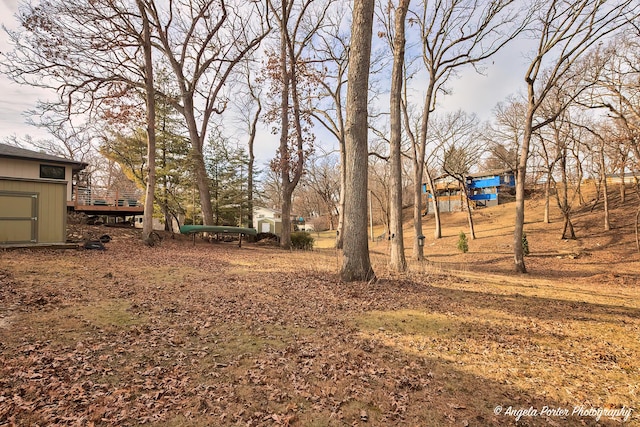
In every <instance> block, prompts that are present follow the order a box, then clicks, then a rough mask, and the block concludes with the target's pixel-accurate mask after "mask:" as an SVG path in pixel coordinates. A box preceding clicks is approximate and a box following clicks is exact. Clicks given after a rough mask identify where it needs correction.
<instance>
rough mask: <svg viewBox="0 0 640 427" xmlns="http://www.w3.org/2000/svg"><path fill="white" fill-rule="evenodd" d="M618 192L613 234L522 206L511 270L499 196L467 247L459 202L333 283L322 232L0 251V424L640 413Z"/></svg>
mask: <svg viewBox="0 0 640 427" xmlns="http://www.w3.org/2000/svg"><path fill="white" fill-rule="evenodd" d="M630 206H632V205H631V204H629V203H628V204H627V205H622V204H619V205H618V206H617V210H616V211H614V222H615V223H616V224H617V225H618V227H619V228H617V229H616V230H614V231H613V232H611V233H603V232H600V231H599V222H600V216H599V215H600V214H599V213H598V212H597V211H596V212H595V213H590V212H589V209H588V208H584V209H582V210H581V211H579V212H578V214H577V216H576V225H577V228H578V233H579V236H580V239H579V240H577V241H572V242H567V241H561V240H560V239H559V238H558V236H559V226H560V224H558V223H557V222H554V223H553V224H551V225H547V224H542V223H541V221H540V219H541V209H540V205H539V204H538V205H535V204H534V205H532V206H531V207H530V210H529V213H528V224H527V227H526V228H527V233H528V235H529V236H530V237H529V241H530V245H531V248H532V255H531V256H530V257H528V258H527V265H528V267H529V269H530V271H531V273H530V274H529V275H526V276H522V275H514V274H513V273H511V263H512V258H511V255H510V246H509V245H510V240H511V236H510V233H511V228H510V224H511V221H512V219H513V213H512V212H511V210H512V207H510V206H499V207H496V208H493V209H487V210H484V211H479V212H478V213H477V215H476V220H477V230H478V239H476V240H473V241H470V242H469V246H470V249H471V251H470V252H469V253H467V254H460V253H459V252H457V250H456V248H455V242H456V240H457V234H458V232H459V231H460V230H464V227H465V218H464V216H463V215H461V214H450V215H445V218H443V224H444V227H445V236H444V238H443V239H440V240H438V241H434V240H432V239H428V241H427V246H426V251H425V252H426V255H427V258H428V261H426V262H422V263H417V262H414V261H412V262H411V263H410V271H409V272H408V273H406V274H403V275H398V274H394V273H392V272H390V271H388V268H387V264H386V262H387V261H386V258H387V255H386V254H387V253H388V247H387V242H385V241H382V242H377V243H374V244H372V247H371V256H372V261H373V263H374V268H375V270H376V273H377V275H378V278H379V280H378V281H377V282H375V283H340V282H339V281H338V279H337V275H336V272H337V271H338V269H339V265H340V255H339V253H337V252H336V251H335V250H334V249H331V245H332V243H333V237H334V236H333V233H330V234H327V235H326V238H324V239H323V238H322V236H320V238H319V239H318V242H319V245H320V246H325V243H326V246H327V247H326V248H322V249H316V250H314V251H313V252H284V251H281V250H280V249H277V248H268V247H259V246H254V245H244V246H243V248H242V249H239V248H237V246H235V245H232V244H215V245H211V244H207V243H204V242H198V243H197V244H196V245H195V246H194V245H193V244H192V243H191V241H190V240H188V239H180V238H178V239H175V240H172V239H170V240H166V241H165V242H163V245H162V246H161V247H160V248H153V249H152V248H147V247H145V246H143V245H142V244H141V243H140V242H138V241H137V240H134V239H131V238H130V237H129V236H127V235H124V234H123V235H121V236H119V235H117V234H116V235H114V236H113V237H114V240H113V242H112V243H110V244H109V245H108V250H107V251H105V252H99V251H66V252H53V251H44V252H30V251H13V252H3V253H0V262H1V264H0V366H1V367H0V369H1V375H0V425H2V424H9V425H12V424H15V425H35V424H39V425H45V424H46V425H56V424H57V425H74V424H80V425H138V424H144V423H148V424H153V425H159V426H184V425H187V426H208V425H221V426H222V425H256V426H257V425H299V426H342V425H376V426H387V425H407V426H418V425H419V426H442V425H458V426H459V425H463V426H465V425H466V426H487V425H495V426H503V425H504V426H507V425H563V426H564V425H575V426H582V425H619V424H621V423H624V425H629V426H631V425H640V421H639V420H640V414H639V412H640V390H639V388H640V386H639V384H640V365H639V362H638V357H639V355H640V301H639V299H638V271H640V263H639V257H638V254H636V253H634V251H633V249H634V248H633V245H632V244H631V243H632V241H633V236H631V235H630V233H629V229H630V225H629V224H628V223H629V220H628V218H627V216H631V214H629V213H628V212H629V211H630V209H629V208H630ZM556 219H557V218H556ZM425 226H426V228H427V233H425V234H427V236H430V234H429V233H430V231H431V230H430V229H429V227H430V226H431V225H430V223H429V220H428V219H427V220H426V222H425ZM110 232H111V233H117V232H115V231H110ZM410 233H411V230H410V228H409V227H408V228H407V242H408V244H410V242H411V235H410ZM323 242H324V243H323ZM328 242H331V245H330V244H329V243H328ZM410 250H411V248H410V247H409V248H408V253H410ZM498 405H501V406H502V407H503V411H506V410H507V409H508V408H509V407H511V408H512V409H514V410H515V409H528V408H530V407H533V408H534V409H537V410H538V411H541V410H542V409H543V408H544V407H545V406H546V407H550V408H556V409H557V408H560V409H563V410H564V409H568V410H570V411H571V410H573V408H574V406H579V405H582V406H584V407H585V408H602V409H605V408H606V409H615V408H622V407H624V408H631V409H633V414H632V417H631V419H628V420H627V421H626V422H623V421H622V418H621V417H618V418H611V417H607V416H603V417H602V418H601V419H600V421H599V422H597V421H596V418H595V417H588V416H583V417H580V416H549V415H538V416H535V417H528V416H523V417H522V418H520V419H519V421H518V422H516V421H515V416H512V415H504V412H503V414H500V415H496V414H494V408H495V407H496V406H498Z"/></svg>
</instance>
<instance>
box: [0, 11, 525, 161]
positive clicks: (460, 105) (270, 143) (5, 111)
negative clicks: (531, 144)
mask: <svg viewBox="0 0 640 427" xmlns="http://www.w3.org/2000/svg"><path fill="white" fill-rule="evenodd" d="M17 3H18V0H0V24H2V25H3V26H5V27H7V28H15V27H16V20H15V18H14V16H13V15H14V14H15V12H16V10H17ZM8 49H10V46H9V44H8V37H7V35H6V33H5V32H4V31H0V51H3V52H4V51H6V50H8ZM525 66H526V59H525V52H524V48H523V44H522V43H517V42H516V43H512V44H509V45H507V46H506V47H505V48H504V49H503V50H502V51H500V52H499V53H498V54H497V55H496V56H494V57H492V58H491V59H490V60H489V61H487V62H486V63H485V64H484V70H483V75H481V74H478V73H477V72H476V71H474V70H473V69H472V68H466V69H464V70H463V71H462V72H461V73H460V75H459V76H458V78H455V79H454V80H452V81H451V82H450V83H449V84H448V88H449V89H451V90H452V93H451V94H450V95H447V96H444V97H443V96H442V95H440V96H439V101H440V102H439V108H438V111H455V110H458V109H462V110H464V111H466V112H468V113H475V114H476V115H477V116H478V117H479V118H480V120H483V121H485V120H489V119H490V118H491V114H492V110H493V109H494V107H495V106H496V104H497V103H498V102H501V101H504V100H505V99H506V98H507V97H508V96H509V95H514V94H516V93H518V92H520V91H521V90H522V89H523V88H524V78H523V76H524V70H525ZM414 84H418V85H419V82H417V83H414ZM50 97H51V95H50V94H49V93H47V92H46V91H45V90H43V89H38V88H33V87H28V86H22V85H18V84H16V83H13V82H12V81H11V80H9V79H8V78H7V77H5V76H4V75H2V74H0V142H5V141H6V139H7V138H10V137H12V136H17V137H18V138H19V139H23V138H24V137H25V136H26V135H30V136H31V137H33V138H34V139H40V138H47V134H46V133H45V132H44V131H42V130H40V129H38V128H37V127H34V126H31V125H28V124H27V117H26V112H27V111H28V110H30V109H33V108H34V107H35V106H36V103H37V101H38V100H39V99H47V98H50ZM258 136H259V141H258V143H257V144H256V157H257V160H258V164H264V163H266V162H268V161H269V159H271V158H272V157H273V156H274V154H275V151H276V147H277V137H276V136H274V135H271V134H270V132H269V131H268V130H267V129H266V127H265V128H263V129H261V131H260V132H259V135H258ZM317 140H318V141H320V140H321V138H317Z"/></svg>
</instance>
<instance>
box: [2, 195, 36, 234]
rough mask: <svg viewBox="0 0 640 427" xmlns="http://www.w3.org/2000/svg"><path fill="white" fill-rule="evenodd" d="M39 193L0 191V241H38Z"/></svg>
mask: <svg viewBox="0 0 640 427" xmlns="http://www.w3.org/2000/svg"><path fill="white" fill-rule="evenodd" d="M37 212H38V194H37V193H19V192H0V243H27V242H28V243H32V242H36V241H37V240H36V239H37V236H36V230H37V229H38V216H37V215H38V214H37Z"/></svg>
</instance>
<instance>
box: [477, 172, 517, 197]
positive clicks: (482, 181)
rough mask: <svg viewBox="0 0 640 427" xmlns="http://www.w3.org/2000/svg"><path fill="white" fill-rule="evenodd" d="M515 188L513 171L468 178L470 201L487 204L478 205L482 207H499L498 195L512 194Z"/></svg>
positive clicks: (485, 173)
mask: <svg viewBox="0 0 640 427" xmlns="http://www.w3.org/2000/svg"><path fill="white" fill-rule="evenodd" d="M515 186H516V176H515V173H514V171H512V170H501V171H492V172H484V173H479V174H473V175H469V176H468V177H467V189H468V190H469V194H470V196H469V199H470V200H473V201H475V202H485V203H477V204H481V205H482V206H493V205H497V204H498V203H499V200H498V197H499V196H498V195H499V194H501V193H503V194H507V193H510V192H512V190H513V189H515ZM486 202H490V203H486ZM491 202H493V203H491Z"/></svg>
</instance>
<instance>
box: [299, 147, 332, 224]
mask: <svg viewBox="0 0 640 427" xmlns="http://www.w3.org/2000/svg"><path fill="white" fill-rule="evenodd" d="M309 163H310V164H309V166H308V167H307V171H306V176H304V177H303V182H304V184H305V185H306V186H307V187H309V188H311V189H312V191H313V192H314V193H315V194H316V195H317V196H318V197H319V198H320V200H321V202H322V205H323V208H324V209H322V211H321V212H318V214H319V215H321V214H323V213H324V212H326V214H327V216H328V219H329V230H335V226H336V225H337V224H336V221H335V219H337V218H338V216H339V213H338V201H339V196H340V194H339V193H340V168H339V164H338V159H337V156H335V155H331V154H324V155H322V156H314V157H313V158H311V159H310V162H309Z"/></svg>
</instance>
